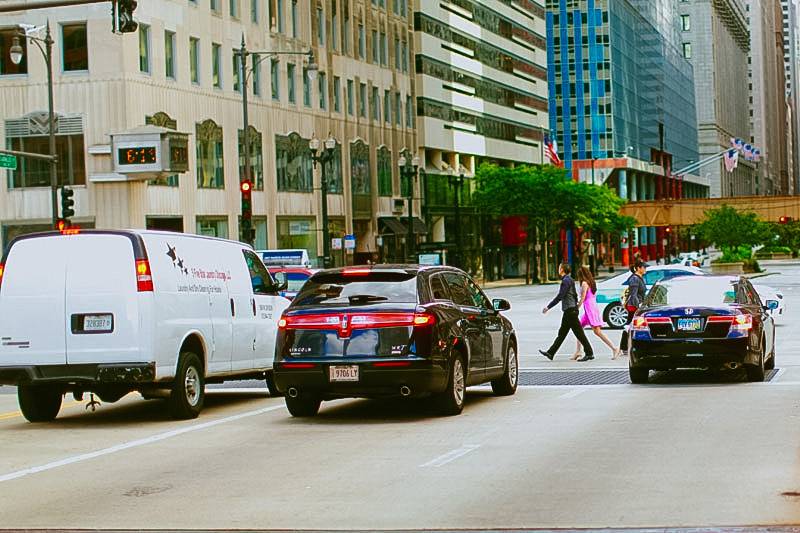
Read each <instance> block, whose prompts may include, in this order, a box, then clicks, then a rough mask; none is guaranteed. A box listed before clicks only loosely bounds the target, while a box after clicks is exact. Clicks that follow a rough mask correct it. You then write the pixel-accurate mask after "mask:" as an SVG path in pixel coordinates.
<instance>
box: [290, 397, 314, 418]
mask: <svg viewBox="0 0 800 533" xmlns="http://www.w3.org/2000/svg"><path fill="white" fill-rule="evenodd" d="M284 399H285V400H286V408H287V409H288V410H289V414H291V415H292V416H293V417H296V418H305V417H309V416H314V415H316V414H317V413H318V412H319V406H320V405H321V404H322V400H320V399H319V397H318V396H314V395H312V394H303V393H302V392H301V393H300V394H298V395H297V396H296V397H294V398H292V397H291V396H288V395H287V396H286V397H285V398H284Z"/></svg>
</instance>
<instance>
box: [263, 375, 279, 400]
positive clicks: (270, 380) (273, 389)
mask: <svg viewBox="0 0 800 533" xmlns="http://www.w3.org/2000/svg"><path fill="white" fill-rule="evenodd" d="M266 382H267V390H268V391H269V395H270V396H271V397H272V398H280V397H281V396H283V393H282V392H281V391H279V390H278V387H277V385H275V373H274V372H273V371H272V370H269V371H268V372H267V375H266Z"/></svg>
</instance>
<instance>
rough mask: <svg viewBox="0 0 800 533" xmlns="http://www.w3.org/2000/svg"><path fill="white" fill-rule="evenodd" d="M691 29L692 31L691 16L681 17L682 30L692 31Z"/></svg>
mask: <svg viewBox="0 0 800 533" xmlns="http://www.w3.org/2000/svg"><path fill="white" fill-rule="evenodd" d="M691 29H692V19H691V18H689V15H681V30H683V31H691Z"/></svg>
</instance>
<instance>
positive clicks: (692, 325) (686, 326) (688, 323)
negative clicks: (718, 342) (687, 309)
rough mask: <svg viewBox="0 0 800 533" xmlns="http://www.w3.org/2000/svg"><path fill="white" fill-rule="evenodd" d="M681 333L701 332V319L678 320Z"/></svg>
mask: <svg viewBox="0 0 800 533" xmlns="http://www.w3.org/2000/svg"><path fill="white" fill-rule="evenodd" d="M678 330H679V331H700V319H699V318H679V319H678Z"/></svg>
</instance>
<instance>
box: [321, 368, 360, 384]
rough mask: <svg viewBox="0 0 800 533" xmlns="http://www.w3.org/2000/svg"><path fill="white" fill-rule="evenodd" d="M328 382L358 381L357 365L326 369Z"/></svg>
mask: <svg viewBox="0 0 800 533" xmlns="http://www.w3.org/2000/svg"><path fill="white" fill-rule="evenodd" d="M328 376H329V379H330V381H332V382H333V381H358V365H348V366H330V367H328Z"/></svg>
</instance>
